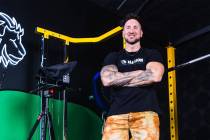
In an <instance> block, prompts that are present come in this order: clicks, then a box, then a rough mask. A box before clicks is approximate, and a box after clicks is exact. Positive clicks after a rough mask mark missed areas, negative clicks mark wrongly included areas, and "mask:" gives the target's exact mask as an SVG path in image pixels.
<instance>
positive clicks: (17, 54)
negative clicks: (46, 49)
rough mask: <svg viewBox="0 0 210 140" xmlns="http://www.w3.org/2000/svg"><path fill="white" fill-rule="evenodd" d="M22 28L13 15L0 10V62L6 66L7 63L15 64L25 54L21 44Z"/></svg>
mask: <svg viewBox="0 0 210 140" xmlns="http://www.w3.org/2000/svg"><path fill="white" fill-rule="evenodd" d="M23 35H24V29H23V28H21V26H20V24H18V23H17V21H16V20H15V18H14V17H12V18H11V17H9V16H8V15H7V14H5V13H2V12H0V63H1V64H2V65H3V66H4V67H5V68H7V67H8V65H17V64H18V63H19V62H20V61H21V60H23V58H24V56H25V55H26V51H25V48H24V46H23V44H22V36H23Z"/></svg>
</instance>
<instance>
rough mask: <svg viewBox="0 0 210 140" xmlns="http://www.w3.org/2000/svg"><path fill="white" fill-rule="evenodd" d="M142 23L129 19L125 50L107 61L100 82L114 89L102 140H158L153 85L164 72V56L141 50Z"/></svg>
mask: <svg viewBox="0 0 210 140" xmlns="http://www.w3.org/2000/svg"><path fill="white" fill-rule="evenodd" d="M140 22H141V21H140V20H139V18H138V17H137V16H135V15H134V14H129V15H127V16H126V18H125V19H124V22H123V25H122V26H123V32H122V36H123V38H124V39H125V49H124V50H122V51H119V52H112V53H110V54H109V55H108V56H107V57H106V58H105V60H104V66H103V68H102V70H101V73H100V74H101V80H102V83H103V85H104V86H105V87H110V88H111V107H110V110H109V113H108V117H107V119H106V122H105V126H104V132H103V138H102V140H128V139H129V133H130V134H131V136H132V139H133V140H158V139H159V117H158V113H159V112H160V111H159V110H160V109H159V106H158V102H157V99H156V92H155V90H154V87H153V84H154V83H157V82H160V81H161V79H162V76H163V73H164V66H163V64H162V57H161V55H160V54H159V53H158V52H157V51H156V50H154V49H148V48H142V46H141V42H140V39H141V38H142V36H143V31H142V27H141V24H140Z"/></svg>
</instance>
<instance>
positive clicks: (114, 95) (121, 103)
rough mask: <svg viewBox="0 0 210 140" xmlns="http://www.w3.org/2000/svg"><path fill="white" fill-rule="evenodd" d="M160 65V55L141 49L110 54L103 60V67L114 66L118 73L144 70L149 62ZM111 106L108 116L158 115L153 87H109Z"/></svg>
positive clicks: (158, 110) (158, 109)
mask: <svg viewBox="0 0 210 140" xmlns="http://www.w3.org/2000/svg"><path fill="white" fill-rule="evenodd" d="M152 61H155V62H160V63H162V57H161V55H160V53H159V52H158V51H156V50H154V49H148V48H141V49H140V50H139V51H138V52H135V53H129V52H127V51H125V50H122V51H119V52H112V53H110V54H108V55H107V57H106V58H105V60H104V66H105V65H111V64H114V65H116V66H117V68H118V70H119V72H129V71H134V70H146V65H147V63H149V62H152ZM110 91H111V106H110V110H109V113H108V115H117V114H125V113H129V112H141V111H155V112H157V113H160V108H159V105H158V101H157V97H156V92H155V90H154V87H153V85H147V86H141V87H140V86H139V87H111V90H110Z"/></svg>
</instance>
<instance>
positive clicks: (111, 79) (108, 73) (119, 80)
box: [100, 62, 164, 87]
mask: <svg viewBox="0 0 210 140" xmlns="http://www.w3.org/2000/svg"><path fill="white" fill-rule="evenodd" d="M163 73H164V66H163V65H162V64H161V63H159V62H149V63H148V64H147V65H146V70H136V71H131V72H119V71H118V69H117V67H116V66H115V65H107V66H104V67H103V68H102V69H101V72H100V74H101V81H102V83H103V85H104V86H127V87H136V86H141V85H147V84H151V83H155V82H160V81H161V79H162V76H163Z"/></svg>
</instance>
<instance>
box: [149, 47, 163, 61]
mask: <svg viewBox="0 0 210 140" xmlns="http://www.w3.org/2000/svg"><path fill="white" fill-rule="evenodd" d="M152 61H155V62H160V63H163V58H162V56H161V54H160V52H158V51H157V50H154V49H151V50H149V51H148V62H152Z"/></svg>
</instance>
